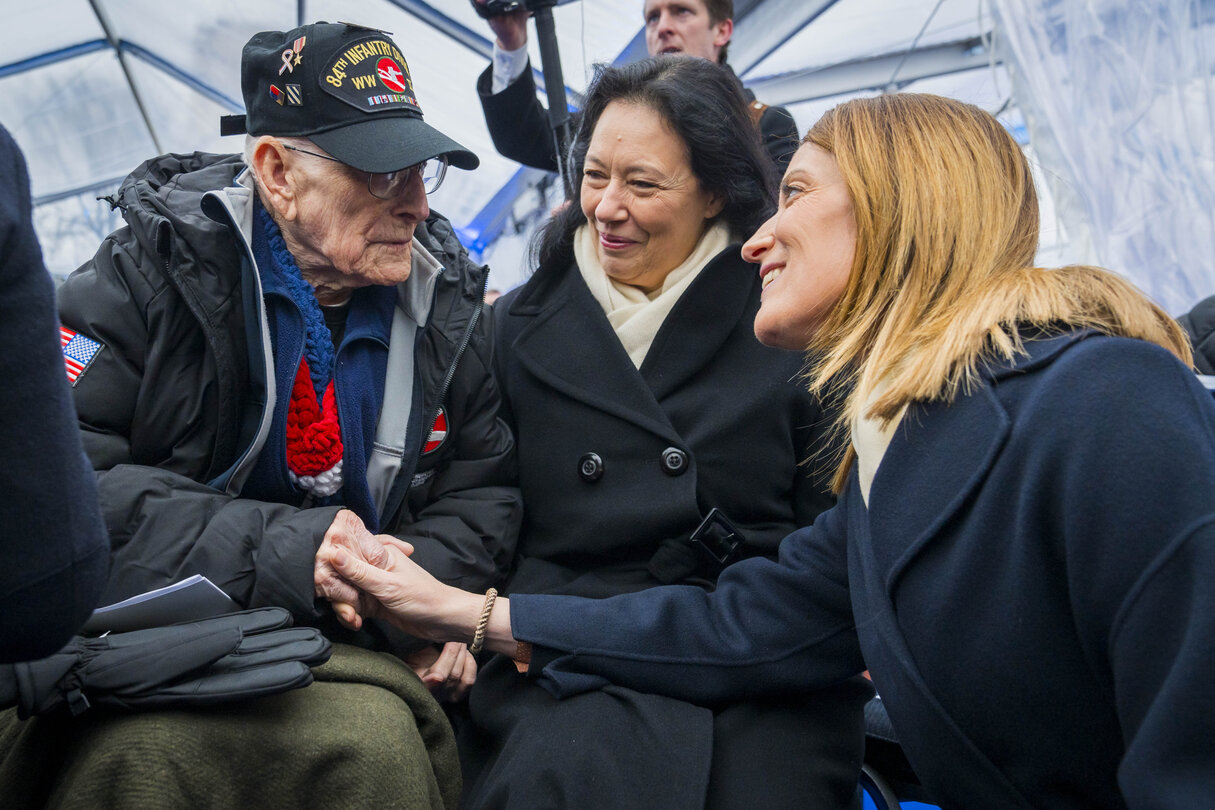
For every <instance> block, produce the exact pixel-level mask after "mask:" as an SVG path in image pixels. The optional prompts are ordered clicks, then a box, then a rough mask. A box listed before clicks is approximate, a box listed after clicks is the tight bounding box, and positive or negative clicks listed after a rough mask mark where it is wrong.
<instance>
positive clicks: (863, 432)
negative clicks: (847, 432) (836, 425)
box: [852, 382, 907, 506]
mask: <svg viewBox="0 0 1215 810" xmlns="http://www.w3.org/2000/svg"><path fill="white" fill-rule="evenodd" d="M887 387H888V386H887V385H886V384H884V383H880V382H879V383H878V384H877V385H876V386H874V388H873V390H872V391H870V392H869V396H867V397H865V409H864V411H862V413H864V412H865V411H868V410H869V407H870V406H871V405H873V403H875V402H877V400H878V397H880V396H881V395H882V393H883V392H884V391H885V390H886V388H887ZM906 413H907V406H906V405H904V406H903V409H902V410H901V411H899V413H898V415H897V416H896V417H895V418H894V419H892V420H890V423H889V424H888V425H886V426H885V427H882V421H881V420H880V419H866V418H860V419H853V420H852V448H853V449H854V450H856V474H857V478H858V479H859V483H860V485H861V497H862V498H863V499H864V500H865V506H868V505H869V488H870V487H872V486H873V477H874V476H875V475H877V471H878V466H879V465H881V463H882V458H883V457H885V455H886V448H888V447H889V446H890V440H891V439H893V438H894V432H895V430H897V429H898V426H899V423H900V422H902V421H903V416H904V414H906Z"/></svg>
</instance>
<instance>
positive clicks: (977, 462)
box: [869, 385, 1011, 595]
mask: <svg viewBox="0 0 1215 810" xmlns="http://www.w3.org/2000/svg"><path fill="white" fill-rule="evenodd" d="M926 425H930V426H931V427H930V428H926V427H925V426H926ZM1010 427H1011V424H1010V420H1009V416H1008V413H1007V412H1006V411H1005V410H1004V408H1003V406H1001V405H1000V403H999V402H998V401H997V400H996V397H995V395H994V394H993V393H992V390H991V388H990V387H989V386H987V385H982V386H981V387H979V388H978V390H976V391H975V392H974V393H973V394H971V395H970V396H965V397H960V398H959V399H958V400H957V401H956V402H955V403H954V404H952V405H944V404H942V403H939V402H937V403H931V404H928V405H913V406H911V407H910V408H908V409H907V413H906V414H905V415H904V416H903V419H902V421H901V422H900V423H899V427H898V430H897V432H896V433H895V436H894V438H893V440H892V441H891V442H890V446H889V448H888V449H887V450H886V455H885V456H884V457H883V459H882V463H881V465H880V466H879V467H878V471H877V474H876V475H875V476H874V480H873V486H872V488H871V489H870V496H869V512H870V516H871V520H872V522H871V527H872V531H873V537H874V542H873V543H872V544H871V548H872V550H873V554H874V557H875V559H874V563H875V564H876V568H877V570H878V571H882V572H884V578H885V582H884V587H885V590H886V593H887V594H888V595H889V594H891V593H892V592H893V590H894V588H895V586H896V584H897V582H898V579H899V576H900V575H901V574H902V573H903V572H904V571H905V570H906V569H907V567H908V566H909V565H910V564H911V562H912V561H913V560H914V559H915V558H916V556H917V555H918V554H920V552H921V551H922V550H923V549H924V548H925V547H926V546H927V545H929V544H930V543H931V542H932V541H933V540H934V539H935V538H936V537H937V536H938V534H939V533H940V530H941V527H942V526H944V525H946V524H947V523H948V522H949V520H950V518H951V517H953V515H954V513H956V512H957V510H958V509H959V507H961V506H962V504H964V503H965V502H966V500H967V498H968V497H969V496H970V495H971V493H972V492H974V490H975V488H976V487H978V485H979V484H980V482H982V480H983V479H984V477H985V476H986V475H987V472H988V470H989V469H990V468H991V465H992V463H993V462H994V461H995V459H996V456H997V455H998V454H999V452H1000V448H1001V447H1002V446H1003V444H1004V442H1005V441H1006V440H1007V438H1008V434H1009V430H1010Z"/></svg>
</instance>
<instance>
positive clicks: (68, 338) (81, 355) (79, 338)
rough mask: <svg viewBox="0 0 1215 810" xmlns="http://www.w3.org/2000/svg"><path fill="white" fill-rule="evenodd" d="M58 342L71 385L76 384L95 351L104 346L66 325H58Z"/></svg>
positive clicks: (94, 355)
mask: <svg viewBox="0 0 1215 810" xmlns="http://www.w3.org/2000/svg"><path fill="white" fill-rule="evenodd" d="M59 344H60V345H61V346H63V365H64V367H65V368H66V369H67V378H68V382H70V383H71V384H72V385H73V386H75V385H76V381H77V380H78V379H80V375H81V374H83V373H84V372H85V369H87V368H88V367H89V364H90V363H92V362H93V358H95V357H96V356H97V352H99V351H101V350H102V348H104V347H103V346H102V344H100V343H98V342H97V341H95V340H93V339H92V338H89V337H85V336H84V335H82V334H80V333H79V332H77V331H75V330H73V329H68V328H67V327H66V326H61V327H59Z"/></svg>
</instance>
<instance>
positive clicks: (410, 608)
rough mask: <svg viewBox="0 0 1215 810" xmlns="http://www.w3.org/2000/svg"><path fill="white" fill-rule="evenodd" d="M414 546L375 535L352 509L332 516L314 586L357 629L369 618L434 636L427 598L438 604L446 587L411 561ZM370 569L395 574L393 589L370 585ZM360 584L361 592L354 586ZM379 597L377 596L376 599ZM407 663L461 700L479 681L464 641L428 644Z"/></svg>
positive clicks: (439, 690)
mask: <svg viewBox="0 0 1215 810" xmlns="http://www.w3.org/2000/svg"><path fill="white" fill-rule="evenodd" d="M412 553H413V546H411V545H410V544H409V543H406V542H404V541H402V540H398V539H397V538H395V537H393V536H391V535H387V534H372V533H371V532H370V531H369V530H368V529H367V527H366V526H365V525H364V524H363V521H362V520H361V519H360V518H359V516H358V515H356V514H355V513H354V512H352V511H350V510H349V509H343V510H341V511H340V512H338V513H337V516H336V517H334V520H333V523H332V524H330V526H329V529H328V530H327V531H326V532H325V537H324V539H323V540H322V541H321V545H320V548H319V549H317V552H316V558H315V561H314V565H313V583H314V586H315V593H316V595H317V596H318V597H324V598H325V599H328V600H329V602H330V604H331V605H332V606H333V611H334V613H335V614H336V615H337V618H338V621H340V622H341V623H342V624H343V625H344V626H346V627H349V628H350V629H352V630H358V629H359V628H361V627H362V626H363V622H364V621H365V620H366V619H371V618H375V619H383V620H386V621H388V622H389V623H390V624H392V625H394V626H396V627H398V628H400V629H401V630H403V631H405V632H406V633H409V634H410V635H413V636H417V637H419V638H424V639H432V638H435V637H436V633H435V632H434V631H435V630H436V628H435V627H434V626H432V624H430V623H428V622H427V621H426V618H425V617H426V616H427V613H428V611H427V608H426V604H427V601H426V597H431V599H432V601H436V602H437V600H438V598H439V597H440V595H441V594H440V592H441V591H442V589H443V588H444V587H445V586H444V585H443V584H442V583H440V582H439V581H438V580H436V579H435V578H434V577H432V576H431V575H430V574H428V573H427V572H426V571H424V570H423V569H422V568H421V566H419V565H417V564H416V563H414V562H413V561H412V560H410V559H409V555H410V554H412ZM367 567H371V568H377V569H382V570H383V571H385V572H392V573H393V574H394V576H393V581H392V586H393V587H392V588H391V589H385V588H384V587H383V586H381V587H380V588H378V589H377V588H376V587H374V586H371V585H369V584H368V583H367V582H366V581H365V579H366V578H365V577H364V576H363V575H362V573H363V572H365V570H366V568H367ZM352 581H354V582H359V583H360V584H362V586H363V587H362V589H361V590H360V588H357V587H355V586H354V585H353V584H351V582H352ZM377 597H378V598H377ZM405 663H406V664H408V665H409V666H410V668H412V669H413V671H414V672H416V673H417V675H418V677H419V678H421V679H422V682H423V683H424V684H426V686H427V687H428V688H429V689H430V690H431V691H432V692H436V693H439V694H444V695H445V696H447V697H449V698H451V699H452V700H460V699H463V698H464V697H465V696H466V695H467V693H468V690H469V689H470V688H471V687H472V685H473V683H474V682H475V681H476V679H477V662H476V659H474V658H473V656H472V654H471V653H469V651H468V648H467V647H466V646H465V645H464V644H462V643H460V642H454V641H452V642H447V643H445V644H441V645H440V644H429V645H427V646H426V647H424V648H422V649H421V650H418V651H417V652H414V653H410V654H409V655H407V656H405Z"/></svg>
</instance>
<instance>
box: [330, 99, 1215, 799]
mask: <svg viewBox="0 0 1215 810" xmlns="http://www.w3.org/2000/svg"><path fill="white" fill-rule="evenodd" d="M1037 218H1038V204H1037V200H1036V198H1035V195H1034V190H1033V186H1032V183H1031V180H1030V175H1029V169H1028V166H1027V165H1026V161H1025V158H1024V156H1023V155H1022V153H1021V151H1020V149H1019V148H1018V147H1017V144H1016V143H1015V142H1014V141H1013V140H1012V138H1011V137H1009V135H1008V134H1007V133H1006V132H1005V131H1004V130H1003V128H1002V127H1001V126H1000V125H999V124H998V123H997V122H996V121H995V119H993V118H992V117H991V116H989V115H988V114H986V113H984V112H982V111H981V110H978V109H976V108H974V107H971V106H969V105H966V104H961V103H959V102H955V101H950V100H947V99H943V98H937V97H933V96H917V95H892V96H883V97H880V98H873V99H863V100H857V101H852V102H849V103H847V104H844V105H841V106H839V107H837V108H835V109H834V110H832V111H831V112H829V113H828V114H827V115H826V116H824V118H823V119H822V120H821V121H820V122H819V123H818V124H817V125H816V126H815V127H814V128H813V129H812V130H811V132H810V133H809V134H808V135H807V136H806V139H805V141H804V142H803V145H802V147H801V148H800V150H799V151H798V153H797V154H796V155H795V157H794V159H793V162H792V163H791V165H790V167H789V171H788V172H787V174H786V175H785V178H784V182H783V187H782V191H781V196H780V206H779V210H778V211H777V213H776V214H775V215H774V216H773V217H772V218H771V219H770V220H768V221H767V222H766V223H765V224H764V225H763V226H762V227H761V228H760V229H759V231H758V232H757V233H756V234H755V235H754V236H753V237H752V238H751V240H750V241H749V242H748V243H747V244H746V246H745V247H744V255H745V256H746V258H748V259H749V260H751V261H753V262H755V263H757V264H759V266H760V270H759V272H760V273H761V275H762V276H763V280H764V284H765V289H764V293H763V301H762V305H761V307H760V310H759V313H758V314H757V316H756V319H755V331H756V334H757V335H758V336H759V338H760V339H761V340H762V341H763V342H765V343H768V344H771V345H779V346H787V347H788V346H801V347H809V348H810V349H813V350H816V351H817V353H818V354H817V356H818V357H819V358H820V360H819V362H818V363H817V364H816V366H815V367H814V368H813V369H812V371H811V374H810V376H809V380H810V386H811V387H812V388H814V389H822V388H823V387H824V386H826V385H827V382H826V381H827V380H835V381H841V380H842V381H843V384H844V385H845V386H847V388H845V389H844V390H846V391H848V392H849V393H848V400H847V405H846V407H845V413H844V416H843V417H842V428H843V429H844V430H847V431H848V432H849V433H850V436H851V445H850V447H849V449H848V451H847V453H846V454H845V455H844V456H843V457H842V458H841V459H840V461H839V465H838V470H837V475H836V479H835V480H836V488H837V490H838V491H839V494H840V500H839V503H838V505H837V506H836V507H835V508H834V509H833V510H831V511H829V512H827V513H825V514H824V515H823V516H822V517H820V518H819V519H818V520H817V521H816V522H815V524H814V525H813V526H812V527H810V528H808V529H803V530H800V531H797V532H794V533H793V534H791V535H789V536H788V537H787V538H785V540H784V541H783V543H782V545H781V549H780V550H781V554H780V560H779V561H778V562H772V561H769V560H754V561H746V562H743V563H740V564H738V565H736V566H734V567H732V568H730V569H729V570H728V571H726V572H725V573H724V574H723V575H722V577H721V579H720V580H719V582H718V587H717V589H716V591H714V592H713V593H704V592H702V591H699V590H695V589H690V588H659V589H652V590H649V591H646V592H643V593H639V594H632V595H628V596H624V597H618V598H614V599H607V600H600V601H580V600H575V599H569V598H561V597H550V596H534V595H533V596H524V595H515V596H513V597H512V598H511V599H510V600H509V603H508V604H505V605H504V604H503V602H502V601H501V600H499V601H498V603H497V605H496V607H495V608H494V609H493V610H491V611H490V613H489V616H488V619H486V620H485V621H484V622H478V619H479V618H480V617H481V615H482V612H483V608H482V601H483V600H482V598H481V597H480V596H479V595H475V594H465V593H462V592H459V591H455V590H453V589H450V588H447V587H445V586H442V585H439V584H438V583H435V582H432V581H429V580H428V578H427V577H428V575H426V574H424V573H423V572H421V571H420V569H418V568H417V567H416V566H413V565H412V564H411V563H410V562H409V561H408V560H407V558H406V557H405V556H404V555H402V554H397V553H395V552H394V553H393V555H392V560H393V561H392V564H391V570H390V571H387V572H385V571H378V570H369V569H367V568H366V567H364V566H361V565H358V564H353V561H352V560H351V559H350V558H349V557H347V558H345V559H339V560H336V561H335V562H336V565H337V567H338V570H339V572H340V573H341V574H342V576H344V577H346V578H347V579H349V580H350V581H352V582H354V583H357V584H358V585H359V586H360V587H362V588H363V589H364V590H365V592H366V593H367V594H369V595H372V596H374V597H375V598H376V599H378V600H379V601H378V602H377V601H374V600H373V599H372V598H370V597H368V599H367V600H366V604H364V605H363V606H362V607H363V609H364V610H365V611H368V612H370V613H372V614H373V615H380V614H384V615H390V616H392V617H394V619H395V621H397V622H398V623H400V624H402V625H403V626H405V627H408V628H411V629H412V630H413V631H414V632H418V631H421V632H423V633H425V634H427V635H429V636H430V637H432V638H436V639H472V638H474V637H476V638H478V640H483V641H484V643H485V645H486V646H488V647H489V648H491V649H495V650H498V651H502V652H508V653H509V654H512V655H514V656H516V658H517V660H520V661H525V660H526V661H528V663H527V665H526V670H527V673H528V677H534V678H538V679H539V680H540V681H541V683H543V684H545V685H546V686H548V688H549V689H550V690H552V691H553V692H554V693H557V694H561V695H566V694H573V693H577V692H578V691H580V690H582V689H585V688H587V685H588V684H589V683H595V682H597V681H598V680H599V679H608V680H611V681H613V682H616V683H620V684H626V685H628V686H630V687H632V688H634V689H638V690H641V691H655V692H659V693H662V694H668V695H675V696H678V697H680V698H683V699H687V700H699V701H713V700H723V699H736V698H738V697H740V696H744V695H751V694H757V693H762V694H782V693H788V692H796V691H802V690H809V689H813V688H815V687H821V686H824V685H826V684H830V683H833V682H836V681H838V680H839V679H841V678H844V677H846V676H849V675H851V674H853V673H855V672H857V671H858V670H860V669H861V668H862V667H863V666H867V667H868V668H869V670H870V672H871V673H872V675H873V678H874V681H875V683H876V685H877V687H878V691H879V692H880V693H881V694H882V695H883V698H884V699H885V702H886V705H887V708H888V709H889V712H890V716H891V720H892V721H893V723H894V727H895V729H896V731H897V732H898V734H899V737H900V739H901V741H902V743H903V746H904V748H905V750H906V752H907V755H908V757H909V759H910V760H911V763H912V765H913V766H914V767H915V769H916V771H917V773H918V775H919V776H920V778H921V780H922V781H923V782H924V784H925V785H926V787H927V788H928V789H929V791H930V793H931V795H932V796H933V797H934V798H935V799H936V800H937V801H938V802H939V803H940V804H941V805H942V806H944V807H966V808H976V807H983V808H990V807H1036V808H1043V807H1048V808H1051V807H1060V808H1062V807H1101V808H1116V807H1148V806H1150V807H1189V806H1199V805H1203V804H1205V803H1209V801H1210V799H1209V797H1210V796H1212V795H1215V792H1213V790H1215V742H1212V741H1213V740H1215V709H1213V707H1212V703H1211V697H1210V695H1211V691H1210V684H1211V682H1212V679H1213V678H1215V499H1213V498H1212V497H1211V492H1212V486H1213V485H1215V404H1213V403H1212V401H1211V398H1210V394H1209V393H1208V392H1206V391H1205V390H1204V389H1203V388H1202V387H1201V386H1200V385H1199V384H1198V382H1197V381H1196V379H1195V378H1194V375H1193V373H1192V371H1191V369H1190V351H1189V348H1188V344H1187V342H1186V339H1185V337H1184V335H1183V334H1182V332H1181V331H1180V329H1179V328H1178V326H1177V325H1176V324H1175V323H1174V322H1173V321H1172V320H1170V319H1169V318H1168V317H1167V316H1166V315H1165V314H1164V313H1163V312H1162V311H1161V310H1160V309H1159V308H1158V307H1156V306H1155V305H1153V304H1152V303H1150V302H1149V301H1148V300H1146V299H1145V298H1144V297H1143V296H1142V295H1141V294H1140V293H1138V292H1137V291H1135V290H1134V289H1133V288H1132V287H1131V286H1130V285H1128V284H1126V283H1125V282H1123V281H1121V280H1120V279H1118V278H1117V277H1116V276H1114V275H1112V274H1110V273H1108V272H1105V271H1103V270H1099V269H1096V268H1091V267H1066V268H1062V269H1059V270H1042V269H1037V268H1033V267H1032V266H1031V263H1032V261H1033V257H1034V252H1035V247H1036V243H1037V238H1038V221H1037ZM522 666H523V664H521V667H522Z"/></svg>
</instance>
